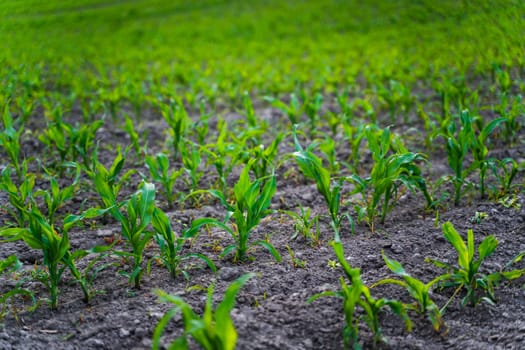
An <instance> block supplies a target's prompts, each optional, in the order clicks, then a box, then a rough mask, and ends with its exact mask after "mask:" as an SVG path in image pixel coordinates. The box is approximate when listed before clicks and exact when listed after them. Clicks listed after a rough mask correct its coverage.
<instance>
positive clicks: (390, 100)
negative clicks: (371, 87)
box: [377, 80, 415, 123]
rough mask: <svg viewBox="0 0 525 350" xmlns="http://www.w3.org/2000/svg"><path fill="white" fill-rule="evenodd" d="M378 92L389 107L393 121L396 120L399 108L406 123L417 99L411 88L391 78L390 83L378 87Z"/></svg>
mask: <svg viewBox="0 0 525 350" xmlns="http://www.w3.org/2000/svg"><path fill="white" fill-rule="evenodd" d="M377 93H378V95H379V97H380V98H381V99H382V100H383V102H384V103H385V104H386V106H387V107H388V111H389V113H390V120H391V122H396V113H397V111H398V109H399V110H400V111H401V112H402V113H403V118H404V122H405V123H406V122H407V118H408V113H409V112H410V109H411V108H412V106H413V104H414V100H415V98H414V96H412V94H411V92H410V89H409V88H408V87H407V86H405V85H404V84H403V83H401V82H398V81H396V80H389V81H388V84H385V85H379V86H378V87H377Z"/></svg>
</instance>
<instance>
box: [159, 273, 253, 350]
mask: <svg viewBox="0 0 525 350" xmlns="http://www.w3.org/2000/svg"><path fill="white" fill-rule="evenodd" d="M253 276H254V275H253V274H245V275H243V276H241V277H239V278H238V279H236V280H235V281H233V283H232V284H230V286H229V287H228V289H226V292H225V294H224V298H223V299H222V301H221V302H220V303H219V304H218V305H217V307H215V309H213V300H212V298H213V291H214V288H215V286H214V285H213V284H211V285H210V286H209V287H208V297H207V299H206V305H205V306H204V312H203V315H202V317H199V315H197V314H196V313H195V311H193V310H192V308H191V306H190V305H188V304H187V303H186V302H185V301H184V300H183V299H182V298H180V297H179V296H175V295H170V294H167V293H166V292H163V291H160V290H159V291H157V294H158V295H159V297H160V300H161V301H164V302H168V303H171V304H173V305H175V307H174V308H173V309H171V310H170V311H168V312H167V313H166V314H165V315H164V316H163V317H162V318H161V319H160V321H159V323H158V324H157V326H156V327H155V330H154V331H153V346H152V349H153V350H158V349H160V338H161V336H162V333H163V332H164V330H165V329H166V326H167V325H168V323H169V321H170V320H171V319H172V318H173V317H175V316H176V315H177V314H178V313H179V312H180V313H181V314H182V322H183V324H184V333H183V335H182V336H180V337H179V338H177V339H176V340H175V341H174V342H173V343H171V344H170V346H169V348H170V349H188V348H189V345H188V337H190V336H191V337H192V338H193V339H194V340H195V341H196V342H197V343H198V344H199V345H200V346H201V347H202V348H203V349H206V350H218V349H220V350H234V349H235V345H236V343H237V331H236V329H235V325H234V324H233V320H232V318H231V316H230V313H231V310H232V309H233V307H234V306H235V298H236V296H237V294H238V293H239V291H240V289H241V288H242V286H243V285H244V284H245V283H246V282H247V281H248V280H249V279H250V278H252V277H253Z"/></svg>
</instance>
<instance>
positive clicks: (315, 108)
mask: <svg viewBox="0 0 525 350" xmlns="http://www.w3.org/2000/svg"><path fill="white" fill-rule="evenodd" d="M305 100H306V103H305V104H304V112H305V114H306V116H307V117H308V125H309V129H310V130H309V132H310V137H314V136H315V134H316V130H317V127H318V125H319V118H320V116H319V112H320V111H321V108H322V107H323V100H324V98H323V95H321V94H320V93H316V94H315V95H314V96H312V97H310V98H307V99H305Z"/></svg>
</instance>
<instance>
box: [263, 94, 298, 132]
mask: <svg viewBox="0 0 525 350" xmlns="http://www.w3.org/2000/svg"><path fill="white" fill-rule="evenodd" d="M264 99H265V100H266V101H268V102H270V104H271V105H272V106H273V107H275V108H277V109H279V110H280V111H281V112H283V113H284V114H286V116H287V117H288V120H289V121H290V123H291V124H292V125H295V124H299V123H300V122H301V115H302V113H303V109H304V106H303V105H302V103H301V102H300V101H299V99H298V98H297V96H296V95H295V94H290V104H289V105H287V104H286V103H285V102H283V101H281V100H279V99H277V98H274V97H270V96H266V97H265V98H264Z"/></svg>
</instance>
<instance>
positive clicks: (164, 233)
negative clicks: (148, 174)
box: [151, 208, 217, 278]
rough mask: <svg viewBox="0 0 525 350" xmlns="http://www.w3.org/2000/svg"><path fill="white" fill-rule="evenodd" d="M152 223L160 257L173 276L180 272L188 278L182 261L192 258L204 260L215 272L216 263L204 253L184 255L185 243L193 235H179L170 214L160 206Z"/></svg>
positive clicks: (155, 211)
mask: <svg viewBox="0 0 525 350" xmlns="http://www.w3.org/2000/svg"><path fill="white" fill-rule="evenodd" d="M151 224H152V226H153V229H154V230H155V236H154V238H155V241H156V242H157V244H158V246H159V248H160V259H161V261H162V263H163V265H164V266H166V268H167V269H168V271H169V272H170V274H171V276H172V277H173V278H175V277H177V276H178V275H179V273H182V274H184V276H185V277H186V278H188V275H187V273H186V271H184V270H183V269H182V268H181V263H182V261H184V260H187V259H190V258H197V259H200V260H202V261H204V262H205V263H206V264H207V265H208V267H209V268H210V269H211V270H212V271H213V272H215V271H216V270H217V269H216V267H215V264H214V263H213V262H212V261H211V260H210V259H209V258H208V257H207V256H205V255H204V254H200V253H192V254H185V255H182V250H183V249H184V244H185V243H186V241H187V240H188V239H189V238H191V237H188V236H185V235H183V236H177V235H176V233H175V232H174V231H173V228H172V226H171V222H170V220H169V218H168V216H167V215H166V213H164V212H163V211H162V210H160V209H159V208H155V209H154V210H153V217H152V221H151Z"/></svg>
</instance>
